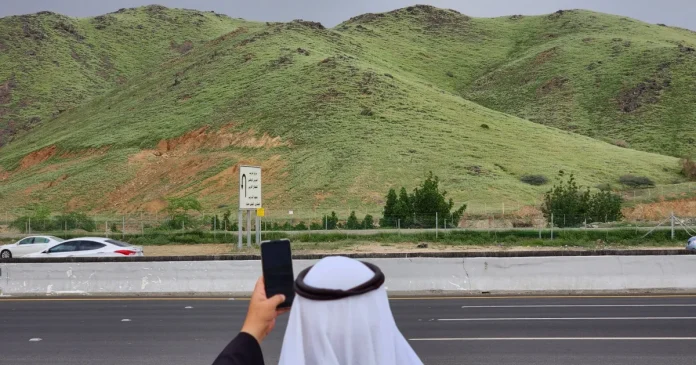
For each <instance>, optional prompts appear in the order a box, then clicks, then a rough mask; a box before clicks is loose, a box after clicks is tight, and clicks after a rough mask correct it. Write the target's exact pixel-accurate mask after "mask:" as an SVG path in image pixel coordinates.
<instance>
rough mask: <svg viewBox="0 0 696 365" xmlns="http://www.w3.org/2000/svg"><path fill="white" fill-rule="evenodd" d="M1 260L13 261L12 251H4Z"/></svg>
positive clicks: (0, 255) (1, 253)
mask: <svg viewBox="0 0 696 365" xmlns="http://www.w3.org/2000/svg"><path fill="white" fill-rule="evenodd" d="M0 258H3V259H11V258H12V252H10V251H8V250H4V251H2V252H0Z"/></svg>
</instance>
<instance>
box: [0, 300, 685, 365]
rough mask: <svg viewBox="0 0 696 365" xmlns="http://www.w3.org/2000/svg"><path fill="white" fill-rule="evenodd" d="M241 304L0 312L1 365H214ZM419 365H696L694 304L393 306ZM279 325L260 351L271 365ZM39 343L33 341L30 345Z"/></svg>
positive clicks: (26, 303)
mask: <svg viewBox="0 0 696 365" xmlns="http://www.w3.org/2000/svg"><path fill="white" fill-rule="evenodd" d="M246 306H247V302H246V301H244V300H220V299H217V300H204V299H176V300H172V299H166V300H152V299H142V300H118V299H109V300H56V301H47V300H13V299H9V300H8V299H2V300H0V364H3V365H37V364H55V365H82V364H85V365H86V364H90V365H91V364H148V365H150V364H151V365H165V364H167V365H178V364H182V365H183V364H186V365H191V364H210V363H211V362H212V361H213V359H214V358H215V356H217V354H218V353H219V351H220V350H221V349H222V348H223V347H224V346H225V345H226V344H227V342H228V341H229V340H230V339H232V337H234V336H235V334H236V332H237V331H238V329H239V327H240V326H241V323H242V320H243V317H244V314H245V313H246ZM391 306H392V310H393V313H394V316H395V318H396V322H397V324H398V326H399V328H400V329H401V331H402V333H403V334H404V335H405V337H406V338H407V339H409V342H410V343H411V345H412V346H413V348H414V349H415V350H416V352H417V353H418V354H419V355H420V357H421V359H422V360H423V361H424V363H426V364H491V365H492V364H496V365H506V364H510V365H512V364H515V365H518V364H542V365H544V364H549V365H551V364H553V365H556V364H566V365H572V364H613V365H616V364H620V365H623V364H626V365H629V364H630V365H642V364H645V365H648V364H649V365H654V364H670V365H679V364H689V365H693V364H694V361H696V360H694V359H696V296H679V297H620V298H619V297H601V298H600V297H586V298H577V297H563V298H558V297H556V298H554V297H534V298H447V299H402V300H399V299H396V300H392V301H391ZM285 325H286V319H282V320H281V321H280V322H279V323H278V327H277V328H276V330H275V331H274V332H273V333H272V334H271V335H270V336H269V338H268V339H267V340H266V341H265V342H264V344H263V348H264V354H265V355H266V360H267V361H266V363H267V364H274V363H277V361H278V356H279V353H280V347H281V342H282V336H283V333H284V330H285ZM37 339H40V340H37ZM32 340H33V341H32Z"/></svg>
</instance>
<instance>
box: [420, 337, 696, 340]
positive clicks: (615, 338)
mask: <svg viewBox="0 0 696 365" xmlns="http://www.w3.org/2000/svg"><path fill="white" fill-rule="evenodd" d="M409 341H696V337H507V338H498V337H459V338H457V337H454V338H411V339H409Z"/></svg>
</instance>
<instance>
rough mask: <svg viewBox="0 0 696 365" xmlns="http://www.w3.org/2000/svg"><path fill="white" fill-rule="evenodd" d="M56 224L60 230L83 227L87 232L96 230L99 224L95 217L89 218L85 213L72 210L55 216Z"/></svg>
mask: <svg viewBox="0 0 696 365" xmlns="http://www.w3.org/2000/svg"><path fill="white" fill-rule="evenodd" d="M53 221H54V222H55V223H54V226H55V227H56V228H58V230H74V229H81V230H84V231H87V232H94V231H95V230H96V229H97V224H96V222H94V219H91V218H89V217H88V216H87V215H86V214H85V213H78V212H70V213H68V214H63V215H59V216H56V217H54V218H53Z"/></svg>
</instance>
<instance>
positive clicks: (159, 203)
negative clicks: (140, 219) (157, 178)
mask: <svg viewBox="0 0 696 365" xmlns="http://www.w3.org/2000/svg"><path fill="white" fill-rule="evenodd" d="M166 208H167V202H166V201H165V200H164V199H157V200H153V201H149V202H147V203H145V204H143V205H142V206H141V210H142V211H145V212H147V213H159V212H161V211H163V210H164V209H166Z"/></svg>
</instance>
